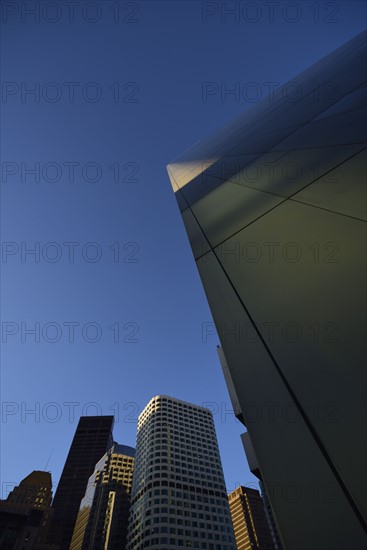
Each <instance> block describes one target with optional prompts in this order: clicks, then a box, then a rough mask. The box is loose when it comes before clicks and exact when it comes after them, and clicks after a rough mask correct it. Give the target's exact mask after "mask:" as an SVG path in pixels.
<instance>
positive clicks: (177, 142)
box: [1, 0, 366, 498]
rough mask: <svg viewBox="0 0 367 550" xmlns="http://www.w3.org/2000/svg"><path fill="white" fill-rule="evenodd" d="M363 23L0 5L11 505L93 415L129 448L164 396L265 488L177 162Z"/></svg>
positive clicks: (210, 9)
mask: <svg viewBox="0 0 367 550" xmlns="http://www.w3.org/2000/svg"><path fill="white" fill-rule="evenodd" d="M33 8H34V9H35V10H36V12H35V13H34V12H33V13H32V9H33ZM226 9H232V10H233V12H232V13H229V12H226ZM37 10H39V13H38V12H37ZM365 26H366V4H365V2H362V1H361V2H359V1H350V0H349V1H348V2H344V1H341V2H340V1H337V2H314V1H312V2H308V1H302V2H280V1H278V2H271V3H269V2H257V1H255V2H230V1H228V2H199V1H183V2H181V1H178V2H176V1H154V0H151V1H142V2H116V1H109V0H104V1H102V2H101V1H100V2H84V1H80V2H74V3H73V2H61V1H60V2H58V1H55V2H45V1H41V2H33V1H30V0H29V1H27V2H5V1H4V2H2V31H3V32H2V66H3V70H2V103H1V108H2V115H3V116H2V151H1V153H2V165H1V167H2V177H1V189H2V241H3V248H2V264H1V268H2V273H3V277H2V311H1V314H2V341H3V343H2V363H1V375H2V402H3V403H2V419H1V431H2V445H1V450H2V458H1V480H2V485H1V497H2V498H4V497H6V495H7V492H8V490H9V488H10V487H11V486H12V485H14V484H17V483H19V481H20V480H21V479H22V478H24V477H25V476H26V475H27V474H28V473H29V472H30V471H32V470H34V469H35V470H37V469H44V468H45V466H46V462H47V460H48V458H49V455H50V453H51V452H52V456H51V458H50V461H49V464H48V467H47V468H48V469H50V470H51V472H52V476H53V481H54V483H55V486H56V483H57V481H58V479H59V476H60V473H61V470H62V467H63V464H64V461H65V458H66V454H67V452H68V448H69V446H70V443H71V439H72V437H73V433H74V431H75V428H76V423H77V420H78V418H79V416H80V415H81V414H82V413H83V414H96V413H97V414H115V415H116V423H115V429H114V436H115V439H116V440H117V441H118V442H119V443H122V444H126V445H132V446H133V445H134V443H135V434H136V420H137V416H138V414H139V412H140V411H141V410H142V409H143V408H144V407H145V405H146V404H147V402H148V401H149V399H150V398H151V397H153V396H154V395H157V394H168V395H171V396H173V397H176V398H179V399H183V400H186V401H189V402H192V403H196V404H199V405H202V404H204V405H207V406H209V407H210V408H212V410H213V411H214V419H215V423H216V428H217V434H218V439H219V446H220V450H221V455H222V461H223V467H224V473H225V478H226V482H227V489H228V490H229V491H231V490H233V489H234V488H235V487H236V486H237V485H238V484H247V485H249V484H253V483H255V482H256V480H255V478H254V477H253V476H252V475H251V473H250V472H249V470H248V468H247V463H246V459H245V455H244V452H243V449H242V445H241V441H240V433H242V431H244V428H243V427H242V426H241V424H239V423H238V422H237V421H235V419H234V416H233V414H232V413H231V405H230V401H229V397H228V394H227V389H226V386H225V382H224V379H223V376H222V372H221V368H220V363H219V360H218V357H217V352H216V346H217V344H218V343H219V340H218V337H217V336H216V335H215V334H214V331H213V330H212V328H213V325H212V318H211V314H210V310H209V307H208V305H207V302H206V298H205V294H204V291H203V288H202V286H201V282H200V279H199V275H198V273H197V270H196V267H195V263H194V260H193V257H192V254H191V249H190V247H189V243H188V240H187V237H186V233H185V230H184V227H183V223H182V220H181V216H180V214H179V211H178V208H177V205H176V201H175V198H174V194H173V192H172V190H171V186H170V182H169V178H168V175H167V173H166V165H167V164H168V163H169V162H170V161H171V160H173V159H174V158H175V157H177V156H178V155H180V154H181V153H182V152H183V151H184V150H185V149H186V148H188V147H189V146H190V145H192V144H193V143H194V142H196V141H198V140H199V139H202V138H205V137H206V136H209V135H210V134H211V133H212V132H214V131H215V130H217V129H220V128H221V126H223V125H224V124H226V123H228V122H230V121H231V120H232V119H233V118H234V117H236V116H237V115H238V114H240V113H242V112H244V111H245V110H247V109H249V108H251V105H252V104H253V103H254V102H256V101H258V100H259V99H261V98H264V97H266V95H267V93H268V91H269V86H270V84H269V83H272V84H274V86H278V85H280V84H281V83H284V82H285V81H287V80H289V79H292V77H293V76H295V75H296V74H298V73H299V72H301V71H302V70H303V69H305V68H307V67H308V66H309V65H311V64H312V63H313V62H315V61H317V60H318V59H319V58H320V57H322V56H324V55H326V54H327V53H329V52H331V51H333V50H334V49H335V48H337V47H338V46H340V45H341V44H343V43H344V42H346V41H347V40H349V39H350V38H352V37H353V36H354V35H356V34H357V33H359V32H360V31H361V30H363V28H364V27H365ZM236 87H237V88H236ZM32 89H33V90H34V93H30V91H31V90H32ZM231 89H232V90H233V89H237V91H238V90H239V95H237V96H236V95H235V94H230V93H226V92H228V91H229V90H231ZM31 169H33V170H34V171H35V172H33V174H32V173H30V172H29V170H31ZM30 249H34V250H35V251H36V252H35V253H34V254H30V253H27V250H30ZM32 328H33V329H35V330H36V332H35V333H33V334H31V333H29V332H27V330H29V329H32ZM31 411H33V412H31Z"/></svg>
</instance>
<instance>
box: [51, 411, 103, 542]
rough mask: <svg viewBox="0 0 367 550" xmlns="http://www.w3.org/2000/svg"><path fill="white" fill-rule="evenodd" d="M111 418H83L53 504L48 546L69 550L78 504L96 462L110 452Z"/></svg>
mask: <svg viewBox="0 0 367 550" xmlns="http://www.w3.org/2000/svg"><path fill="white" fill-rule="evenodd" d="M113 423H114V417H113V416H82V417H81V418H80V420H79V423H78V426H77V429H76V432H75V435H74V439H73V441H72V444H71V447H70V450H69V454H68V456H67V459H66V462H65V466H64V469H63V471H62V474H61V477H60V481H59V484H58V487H57V490H56V493H55V498H54V500H53V503H52V510H53V515H52V519H51V525H50V528H49V534H48V542H49V543H53V544H55V545H58V547H59V548H60V550H69V546H70V542H71V538H72V535H73V531H74V526H75V522H76V519H77V516H78V511H79V506H80V501H81V500H82V498H83V497H84V494H85V491H86V488H87V484H88V479H89V477H90V476H91V475H92V473H93V471H94V468H95V465H96V463H97V462H98V460H99V459H100V458H101V457H102V456H103V455H104V454H105V453H106V452H107V451H108V450H109V449H110V448H111V446H112V443H113V439H112V428H113Z"/></svg>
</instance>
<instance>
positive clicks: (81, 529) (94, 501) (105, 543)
mask: <svg viewBox="0 0 367 550" xmlns="http://www.w3.org/2000/svg"><path fill="white" fill-rule="evenodd" d="M134 460H135V449H133V448H132V447H128V446H127V445H119V444H118V443H114V444H113V446H112V447H111V449H110V450H109V451H108V452H107V453H105V454H104V455H103V457H102V458H101V460H99V461H98V462H97V464H96V467H95V470H94V472H93V474H92V476H91V477H90V478H89V481H88V486H87V490H86V492H85V496H84V498H83V500H82V501H81V503H80V508H79V513H78V518H77V521H76V524H75V529H74V533H73V538H72V541H71V545H70V550H93V549H95V548H104V549H105V550H124V549H125V543H126V535H127V525H128V519H129V511H130V497H131V486H132V478H133V472H134Z"/></svg>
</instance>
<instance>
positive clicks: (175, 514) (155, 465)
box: [127, 395, 236, 550]
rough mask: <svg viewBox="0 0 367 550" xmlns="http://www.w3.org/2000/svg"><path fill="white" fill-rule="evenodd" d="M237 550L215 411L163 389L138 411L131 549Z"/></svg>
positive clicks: (131, 516)
mask: <svg viewBox="0 0 367 550" xmlns="http://www.w3.org/2000/svg"><path fill="white" fill-rule="evenodd" d="M143 548H149V549H152V550H162V549H163V548H167V549H169V550H176V549H179V548H201V549H206V550H235V548H236V545H235V541H234V533H233V527H232V522H231V516H230V511H229V505H228V499H227V494H226V487H225V484H224V477H223V471H222V465H221V460H220V455H219V449H218V444H217V438H216V434H215V428H214V421H213V416H212V414H211V412H210V411H209V410H207V409H205V408H203V407H199V406H196V405H192V404H190V403H186V402H184V401H180V400H178V399H173V398H171V397H167V396H164V395H160V396H157V397H154V398H153V399H151V400H150V401H149V403H148V405H147V406H146V407H145V409H144V410H143V411H142V413H141V414H140V416H139V420H138V433H137V444H136V459H135V470H134V477H133V488H132V505H131V512H130V518H129V530H128V544H127V550H142V549H143Z"/></svg>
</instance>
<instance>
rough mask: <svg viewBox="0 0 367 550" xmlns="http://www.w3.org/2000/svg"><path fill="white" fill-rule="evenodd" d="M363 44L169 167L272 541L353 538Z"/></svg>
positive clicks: (359, 401) (305, 545) (358, 487)
mask: <svg viewBox="0 0 367 550" xmlns="http://www.w3.org/2000/svg"><path fill="white" fill-rule="evenodd" d="M366 52H367V48H366V32H363V33H361V34H360V35H358V36H356V37H355V38H353V39H352V40H350V41H349V42H347V43H346V44H345V45H343V46H342V47H340V48H338V49H337V50H335V52H333V53H331V54H329V55H327V56H326V57H325V58H323V59H322V60H321V61H319V62H317V63H316V64H314V65H313V66H312V67H310V68H309V69H307V70H306V71H304V72H303V73H302V74H301V75H299V76H297V77H295V78H293V79H292V80H291V81H290V82H288V83H286V84H284V85H283V86H278V87H277V88H276V89H275V91H274V93H272V94H271V95H270V96H269V97H268V98H265V99H264V100H263V101H262V102H259V103H258V104H257V105H255V106H253V107H252V108H251V109H249V110H248V111H246V112H245V113H244V114H243V115H242V116H241V117H240V118H239V119H238V120H237V121H236V122H235V123H233V124H232V125H231V126H229V127H228V128H226V129H225V130H224V131H223V132H222V133H220V134H219V135H217V136H214V137H213V138H212V139H210V140H208V141H206V142H205V141H203V142H199V143H198V144H197V145H195V146H194V147H193V148H192V149H190V150H188V151H187V152H186V153H185V154H183V155H182V156H181V157H179V158H178V159H176V160H175V161H174V162H172V163H171V164H170V165H169V167H168V170H169V175H170V179H171V182H172V186H173V189H174V191H175V195H176V198H177V201H178V205H179V208H180V210H181V215H182V218H183V222H184V225H185V228H186V231H187V233H188V237H189V240H190V243H191V247H192V250H193V254H194V257H195V260H196V263H197V267H198V270H199V272H200V276H201V279H202V283H203V285H204V289H205V292H206V295H207V298H208V302H209V305H210V308H211V311H212V314H213V318H214V322H215V325H216V329H217V333H218V336H219V339H220V341H221V345H222V348H223V352H224V355H225V358H226V360H227V363H228V372H229V377H230V379H231V383H230V385H231V387H232V388H233V390H234V391H235V394H236V402H237V404H238V414H239V415H240V416H241V417H242V418H243V421H244V423H245V425H246V428H247V433H246V434H245V437H244V438H243V441H244V443H245V445H246V449H245V450H246V454H247V456H248V457H249V456H250V457H251V463H252V466H253V468H254V471H255V472H256V473H257V475H258V476H259V477H260V478H261V479H262V480H263V482H264V486H265V487H266V491H267V494H268V496H269V500H270V504H271V509H272V511H273V513H274V517H275V520H276V523H277V526H278V528H279V532H280V535H281V538H282V543H283V546H284V547H285V549H286V550H288V549H291V550H293V549H294V548H297V550H309V549H310V548H315V547H317V548H318V550H330V549H331V548H332V549H333V550H344V549H345V548H349V549H350V550H352V549H353V550H360V549H361V548H364V547H365V544H366V538H365V530H366V516H367V503H366V498H365V489H364V488H365V486H366V481H365V479H366V476H365V473H366V472H365V464H366V463H367V458H366V437H365V434H366V433H367V429H366V424H365V418H366V416H365V414H364V413H365V402H366V394H365V388H366V380H365V370H364V365H365V362H366V356H365V347H364V337H365V334H366V332H367V330H366V318H365V311H364V303H365V277H364V274H365V266H364V259H365V250H366V243H365V233H364V228H365V221H366V212H365V196H364V190H365V187H364V183H363V182H364V179H365V177H364V174H365V170H366V165H367V162H366V151H367V149H366V146H367V136H366V134H367V132H366V89H367V86H366V74H365V66H366V63H367V60H366ZM205 329H206V327H205V326H204V327H203V330H204V332H205ZM210 332H212V329H211V328H210ZM315 545H316V546H315Z"/></svg>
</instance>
